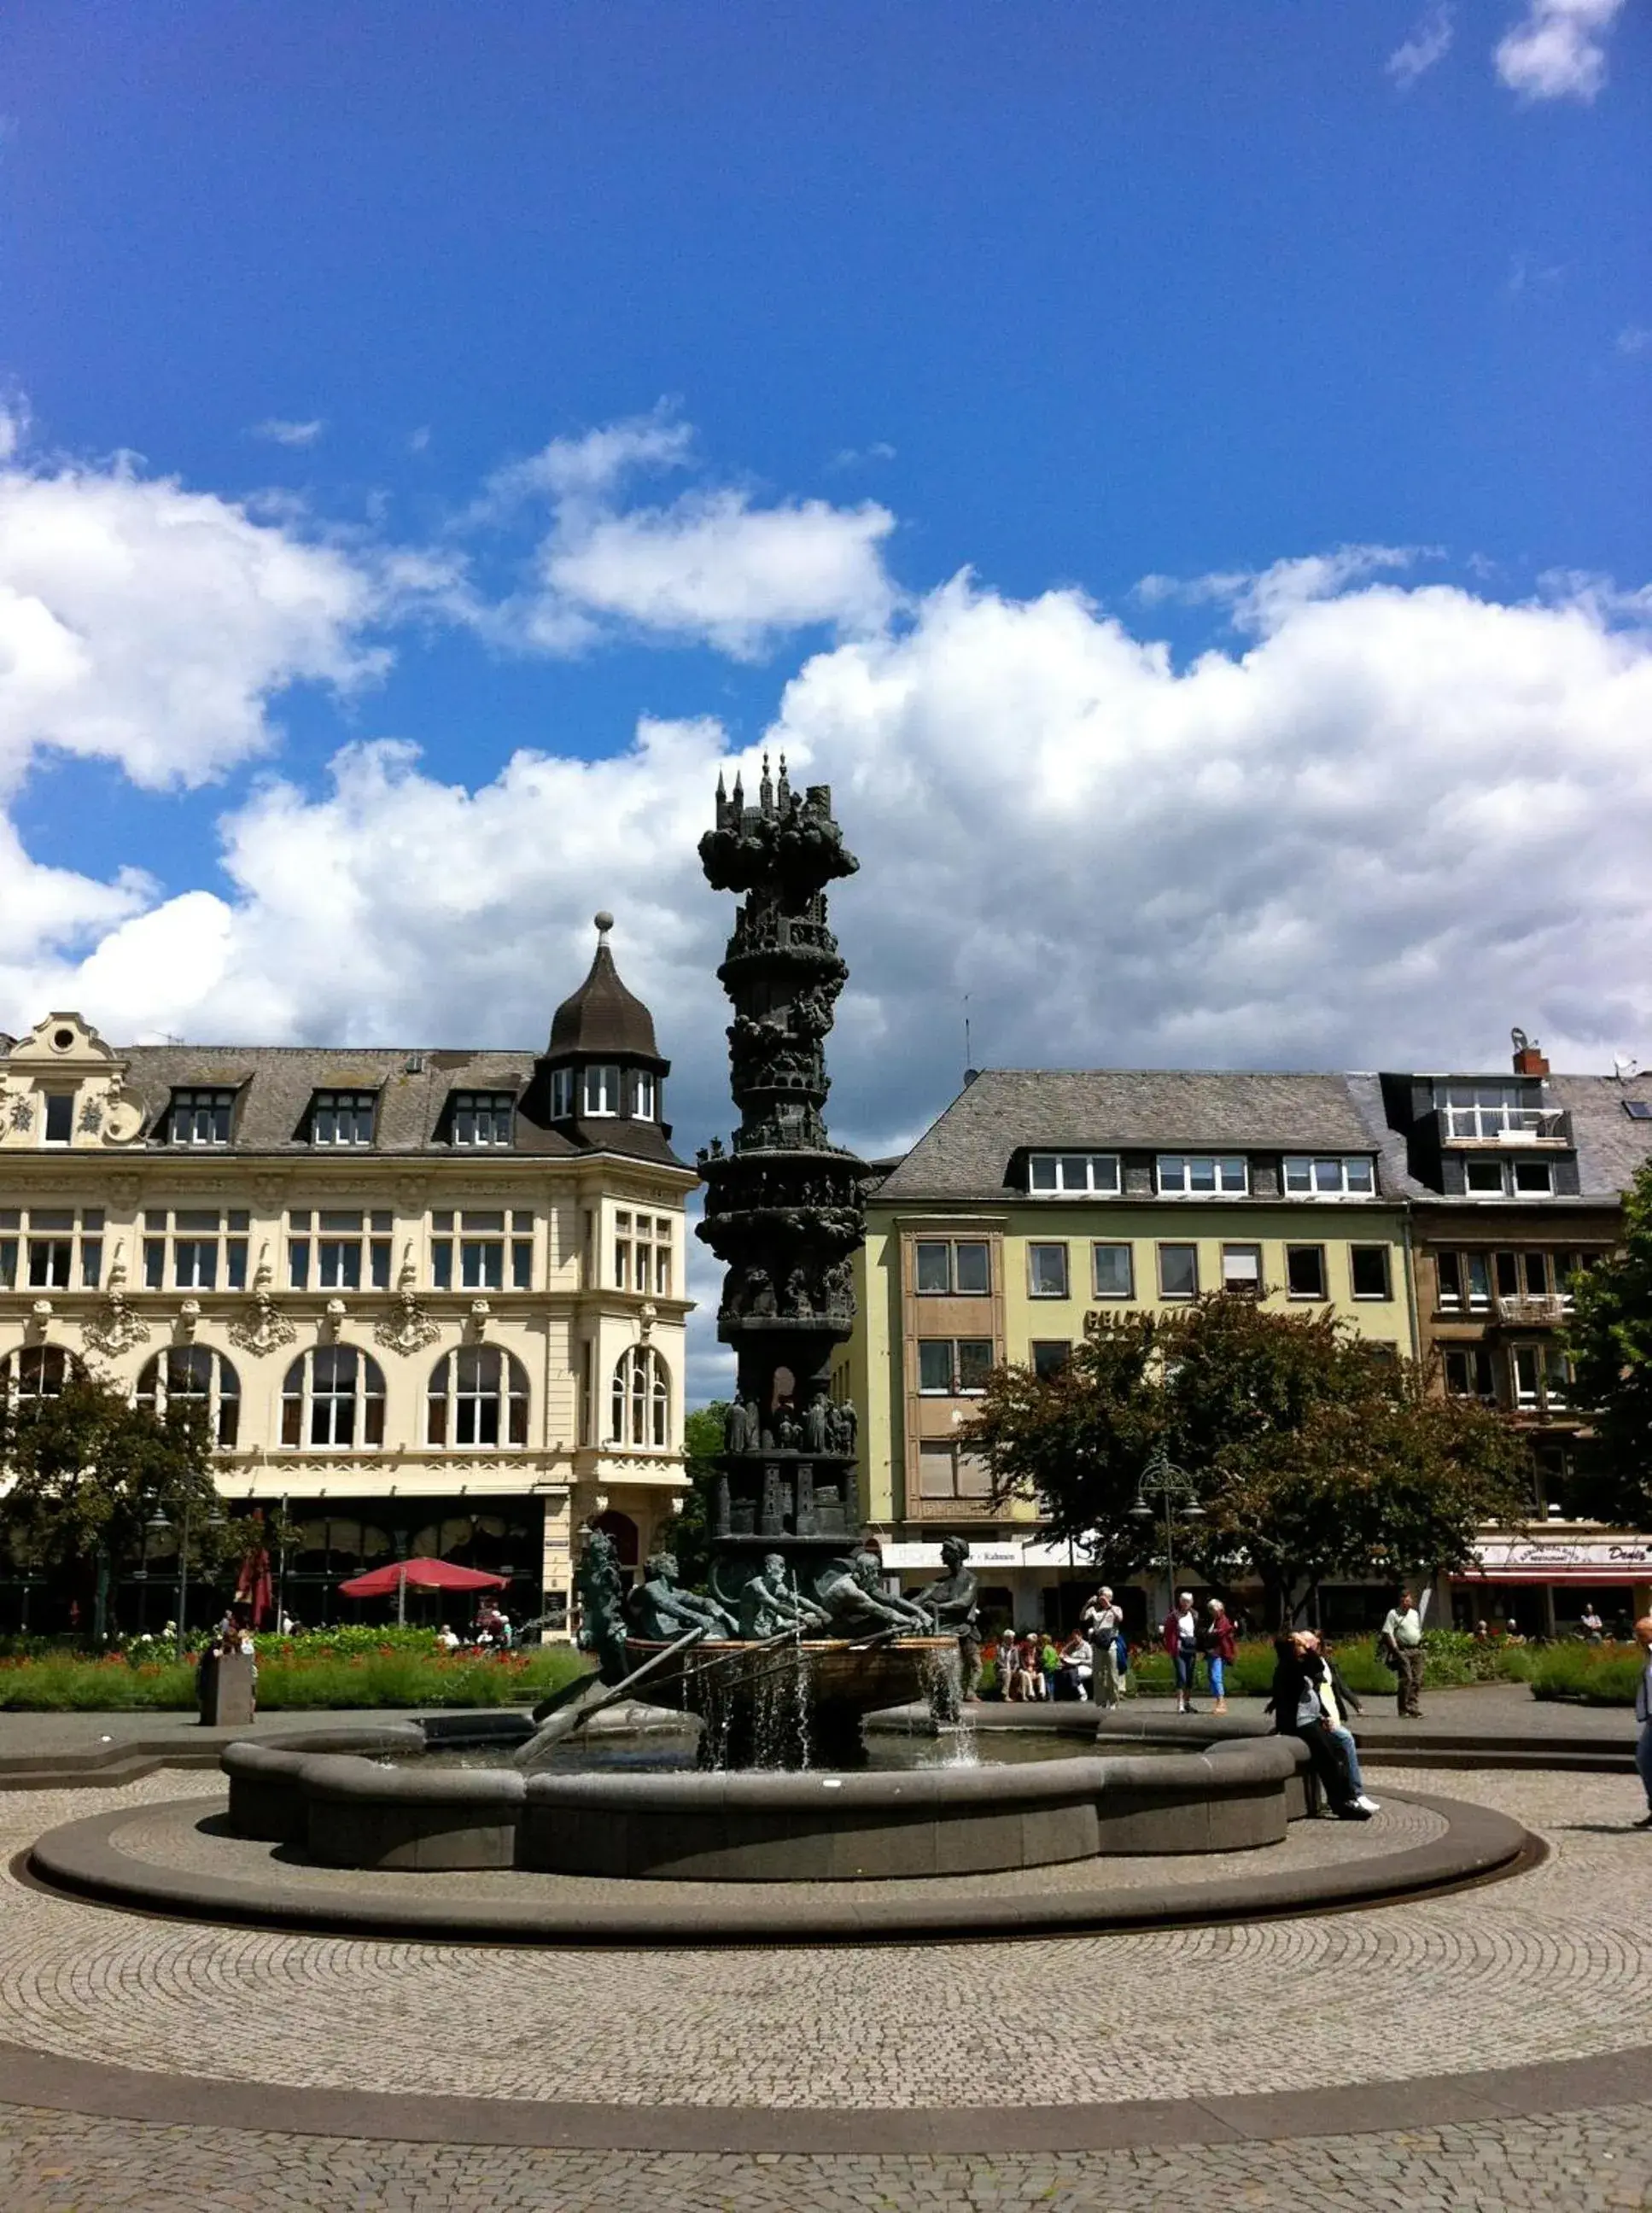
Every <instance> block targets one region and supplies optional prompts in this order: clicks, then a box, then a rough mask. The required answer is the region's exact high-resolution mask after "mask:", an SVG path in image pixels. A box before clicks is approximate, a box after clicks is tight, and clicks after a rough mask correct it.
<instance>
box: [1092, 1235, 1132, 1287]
mask: <svg viewBox="0 0 1652 2213" xmlns="http://www.w3.org/2000/svg"><path fill="white" fill-rule="evenodd" d="M1090 1280H1091V1282H1092V1283H1093V1284H1094V1289H1095V1295H1096V1297H1097V1298H1098V1299H1127V1298H1130V1297H1131V1296H1132V1295H1134V1293H1135V1289H1136V1282H1135V1277H1134V1275H1133V1273H1132V1271H1131V1248H1130V1247H1129V1246H1128V1245H1092V1246H1091V1247H1090Z"/></svg>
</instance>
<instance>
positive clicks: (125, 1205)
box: [0, 916, 697, 1633]
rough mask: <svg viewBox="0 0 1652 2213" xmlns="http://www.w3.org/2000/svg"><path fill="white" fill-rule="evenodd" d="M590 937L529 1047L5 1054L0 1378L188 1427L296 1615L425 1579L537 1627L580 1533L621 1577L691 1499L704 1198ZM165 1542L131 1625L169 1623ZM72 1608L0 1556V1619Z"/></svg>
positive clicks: (92, 1044)
mask: <svg viewBox="0 0 1652 2213" xmlns="http://www.w3.org/2000/svg"><path fill="white" fill-rule="evenodd" d="M607 922H608V918H607V917H606V916H605V917H600V918H599V924H600V925H602V927H601V929H600V936H599V942H598V948H597V951H596V955H595V958H594V961H593V963H592V966H591V970H590V973H589V974H588V976H587V978H586V979H585V981H584V983H583V984H582V985H581V986H580V988H579V990H578V991H576V992H575V993H574V994H573V996H572V997H570V998H569V999H568V1000H567V1001H565V1002H564V1004H563V1005H562V1006H561V1007H559V1008H558V1010H557V1014H556V1017H555V1020H554V1021H553V1023H552V1031H551V1037H550V1041H549V1044H548V1046H547V1047H546V1049H545V1050H544V1051H542V1052H528V1051H525V1052H468V1051H442V1050H431V1049H429V1048H424V1049H418V1050H411V1051H409V1050H402V1049H395V1050H389V1049H376V1048H375V1049H361V1050H357V1049H345V1048H326V1049H313V1048H310V1047H271V1046H181V1045H179V1046H171V1045H168V1046H131V1047H116V1046H112V1045H110V1044H109V1043H107V1041H106V1040H105V1039H103V1038H101V1037H100V1036H99V1035H98V1033H96V1031H95V1030H94V1029H92V1028H91V1027H89V1026H88V1024H87V1023H86V1022H84V1021H82V1019H81V1018H80V1016H79V1015H73V1014H60V1015H49V1016H47V1018H46V1020H45V1021H42V1022H41V1023H40V1024H39V1025H38V1026H37V1027H36V1028H35V1029H34V1031H33V1032H31V1033H30V1034H29V1035H28V1036H27V1037H24V1038H21V1039H3V1040H0V1048H3V1049H0V1379H3V1381H4V1385H5V1387H6V1388H7V1389H8V1390H9V1391H10V1392H13V1393H17V1392H22V1393H39V1392H50V1391H51V1390H52V1389H54V1388H55V1387H57V1385H58V1380H59V1379H60V1378H61V1377H62V1375H64V1373H65V1372H66V1369H67V1367H68V1364H69V1363H75V1362H82V1363H85V1364H86V1365H87V1366H88V1367H89V1368H90V1369H93V1370H94V1371H95V1372H97V1373H99V1374H101V1375H107V1376H110V1377H112V1378H113V1379H114V1380H116V1381H118V1382H119V1384H120V1385H121V1386H122V1387H124V1388H125V1389H126V1390H127V1391H129V1392H131V1393H133V1394H134V1395H136V1396H137V1398H139V1399H143V1400H145V1401H147V1402H153V1403H155V1404H156V1405H162V1406H164V1405H166V1404H167V1403H168V1400H169V1399H179V1398H180V1397H185V1396H187V1397H188V1398H190V1399H193V1400H195V1401H196V1402H197V1403H198V1404H201V1405H204V1407H205V1408H206V1410H207V1411H208V1412H209V1414H210V1419H211V1422H212V1424H213V1428H214V1431H215V1434H216V1438H217V1442H218V1446H219V1451H220V1456H219V1461H218V1484H219V1489H220V1491H221V1492H222V1493H223V1496H224V1497H226V1499H232V1500H234V1501H235V1503H236V1505H237V1507H238V1508H240V1509H243V1510H244V1509H245V1506H246V1504H247V1502H249V1501H250V1502H254V1503H262V1504H264V1505H265V1506H266V1507H274V1506H276V1505H277V1504H284V1507H285V1511H286V1515H287V1518H288V1520H289V1521H292V1522H294V1523H296V1525H297V1526H298V1530H299V1536H298V1539H297V1542H296V1544H295V1545H293V1546H292V1547H290V1549H289V1551H288V1552H287V1553H286V1554H285V1557H284V1558H283V1560H282V1561H281V1563H280V1564H279V1576H280V1582H281V1593H280V1595H281V1599H282V1601H283V1604H284V1606H285V1607H286V1609H287V1610H288V1611H289V1612H290V1613H291V1614H292V1615H294V1616H295V1617H296V1619H299V1620H301V1621H304V1622H315V1621H317V1620H325V1619H349V1618H351V1614H352V1613H353V1611H354V1609H353V1608H352V1606H351V1601H349V1600H340V1599H338V1597H337V1595H336V1592H337V1586H338V1583H339V1582H341V1581H343V1580H344V1578H345V1577H346V1576H350V1575H351V1574H354V1573H357V1572H358V1571H360V1570H363V1569H364V1568H368V1567H372V1566H375V1565H381V1564H385V1563H386V1562H387V1561H391V1560H393V1559H395V1558H399V1557H406V1556H409V1555H413V1554H430V1555H440V1556H442V1557H443V1558H449V1559H454V1560H456V1561H459V1562H460V1563H462V1564H467V1565H472V1566H479V1567H484V1568H487V1569H490V1570H495V1571H497V1572H500V1573H503V1574H506V1575H508V1576H509V1579H510V1590H509V1596H508V1599H507V1604H508V1606H509V1607H510V1609H511V1610H512V1611H513V1612H514V1613H516V1614H517V1615H518V1616H519V1617H539V1618H543V1619H546V1620H547V1622H548V1624H549V1625H550V1627H551V1630H552V1632H553V1633H554V1631H555V1629H556V1628H557V1627H558V1625H564V1624H565V1623H566V1621H567V1619H568V1618H569V1607H570V1564H571V1562H570V1554H571V1552H572V1550H573V1549H574V1544H575V1538H576V1532H577V1530H578V1529H579V1527H581V1525H582V1524H584V1523H587V1522H590V1521H600V1522H601V1524H602V1526H604V1527H607V1529H608V1530H609V1531H610V1533H612V1534H613V1536H614V1537H615V1539H616V1540H617V1542H618V1544H619V1549H620V1552H621V1557H622V1558H625V1559H626V1560H628V1561H632V1560H636V1559H637V1558H640V1557H641V1556H642V1555H643V1553H644V1552H646V1550H647V1548H648V1546H649V1544H650V1543H651V1542H653V1540H654V1539H655V1535H656V1533H658V1532H659V1531H660V1530H661V1528H662V1527H666V1526H668V1524H669V1522H670V1521H671V1519H672V1516H673V1515H674V1512H675V1511H676V1510H677V1509H678V1508H679V1506H680V1500H681V1497H682V1496H683V1492H684V1487H685V1479H684V1475H683V1463H682V1424H683V1380H684V1324H685V1320H686V1315H687V1313H688V1311H689V1307H688V1302H687V1300H686V1298H685V1296H684V1295H683V1294H684V1272H683V1271H684V1249H683V1238H684V1201H685V1198H686V1194H687V1193H688V1192H689V1191H690V1190H692V1188H693V1186H694V1185H695V1182H696V1180H697V1179H696V1177H695V1175H694V1173H693V1171H692V1169H690V1168H688V1167H685V1166H684V1164H683V1163H682V1162H681V1161H680V1160H678V1158H677V1157H676V1155H675V1154H674V1152H673V1151H672V1149H671V1146H670V1142H669V1140H670V1130H669V1125H668V1124H667V1123H666V1122H665V1120H664V1119H662V1117H663V1113H664V1095H663V1085H664V1079H665V1077H666V1075H667V1073H668V1066H669V1064H668V1062H667V1061H666V1060H664V1059H663V1058H661V1056H660V1053H659V1051H658V1048H657V1046H656V1043H655V1034H654V1025H653V1021H652V1019H651V1017H650V1015H649V1012H648V1009H646V1008H645V1007H643V1005H642V1004H641V1003H640V1002H639V1001H638V1000H637V999H636V998H635V997H632V995H631V993H630V992H629V991H626V990H625V986H624V985H623V984H622V983H621V982H620V980H619V976H618V974H617V973H616V972H615V968H614V965H613V956H612V954H611V953H610V951H609V948H608V945H607V927H606V925H607ZM164 1541H165V1540H164V1539H162V1540H159V1541H158V1542H157V1547H156V1557H155V1558H154V1559H153V1560H152V1561H150V1562H149V1563H148V1564H147V1566H148V1573H147V1575H146V1576H139V1577H137V1578H134V1577H133V1576H131V1569H132V1567H133V1565H134V1564H132V1563H126V1564H124V1571H125V1576H126V1582H125V1586H124V1587H123V1588H119V1591H118V1594H117V1618H118V1619H119V1620H120V1622H121V1624H122V1625H123V1626H127V1627H130V1626H131V1625H132V1620H133V1617H134V1607H135V1606H137V1604H139V1603H142V1604H145V1605H147V1606H149V1612H150V1618H151V1620H152V1622H153V1623H154V1624H155V1625H158V1623H159V1620H160V1619H162V1618H164V1617H165V1615H166V1614H167V1613H169V1612H170V1611H171V1607H170V1605H169V1604H168V1600H167V1599H166V1598H165V1597H164V1596H162V1595H159V1594H150V1593H149V1591H148V1589H147V1588H146V1586H148V1585H149V1584H153V1583H155V1582H156V1581H157V1580H158V1582H159V1584H160V1588H161V1591H162V1592H163V1593H164V1592H166V1591H167V1590H168V1589H169V1587H170V1586H169V1582H168V1576H169V1572H170V1571H169V1569H168V1559H167V1557H166V1555H165V1553H164V1552H162V1551H161V1549H160V1544H161V1543H162V1542H164ZM140 1565H142V1564H140ZM202 1602H203V1604H206V1603H209V1602H210V1600H209V1598H208V1596H207V1594H203V1600H202ZM65 1603H66V1601H65V1600H64V1594H62V1593H60V1592H54V1591H53V1590H52V1588H50V1587H48V1586H46V1585H43V1584H35V1583H34V1582H33V1579H32V1578H31V1576H29V1575H28V1573H27V1569H26V1566H25V1565H24V1564H22V1563H21V1562H19V1561H18V1560H16V1559H15V1558H6V1557H5V1556H4V1555H3V1553H0V1626H7V1627H9V1626H15V1625H16V1624H17V1623H18V1622H19V1620H21V1619H24V1618H27V1619H29V1620H30V1622H31V1625H33V1626H35V1627H38V1628H41V1629H49V1628H52V1627H53V1626H58V1625H59V1624H58V1622H57V1621H56V1620H55V1619H54V1616H53V1608H54V1606H57V1607H58V1608H59V1609H61V1607H62V1606H64V1604H65ZM460 1603H461V1604H462V1603H463V1602H462V1601H461V1602H460ZM31 1609H32V1610H31Z"/></svg>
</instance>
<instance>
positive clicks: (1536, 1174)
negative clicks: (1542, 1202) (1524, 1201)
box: [1515, 1161, 1554, 1198]
mask: <svg viewBox="0 0 1652 2213" xmlns="http://www.w3.org/2000/svg"><path fill="white" fill-rule="evenodd" d="M1515 1190H1516V1191H1517V1192H1521V1193H1522V1194H1523V1195H1524V1196H1526V1197H1527V1198H1537V1197H1539V1196H1541V1197H1543V1198H1547V1197H1548V1196H1549V1195H1550V1193H1551V1192H1552V1191H1553V1190H1554V1170H1553V1168H1552V1167H1551V1166H1550V1164H1549V1162H1548V1161H1515Z"/></svg>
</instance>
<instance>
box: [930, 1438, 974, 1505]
mask: <svg viewBox="0 0 1652 2213" xmlns="http://www.w3.org/2000/svg"><path fill="white" fill-rule="evenodd" d="M917 1495H918V1497H920V1498H974V1499H982V1498H990V1497H991V1496H992V1471H991V1468H989V1467H988V1466H987V1464H986V1462H985V1461H984V1460H980V1459H978V1458H977V1456H976V1455H975V1454H973V1453H962V1452H960V1451H959V1450H958V1449H957V1448H956V1447H955V1446H953V1445H948V1444H921V1445H920V1446H919V1447H918V1448H917Z"/></svg>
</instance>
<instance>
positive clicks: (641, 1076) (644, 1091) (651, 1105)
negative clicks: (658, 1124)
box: [631, 1069, 655, 1122]
mask: <svg viewBox="0 0 1652 2213" xmlns="http://www.w3.org/2000/svg"><path fill="white" fill-rule="evenodd" d="M631 1113H632V1115H633V1116H634V1117H635V1118H636V1119H637V1121H639V1122H651V1121H652V1120H653V1119H654V1116H655V1082H654V1078H653V1076H651V1075H650V1074H649V1072H648V1070H646V1069H638V1070H637V1073H636V1074H635V1075H634V1076H632V1078H631Z"/></svg>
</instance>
